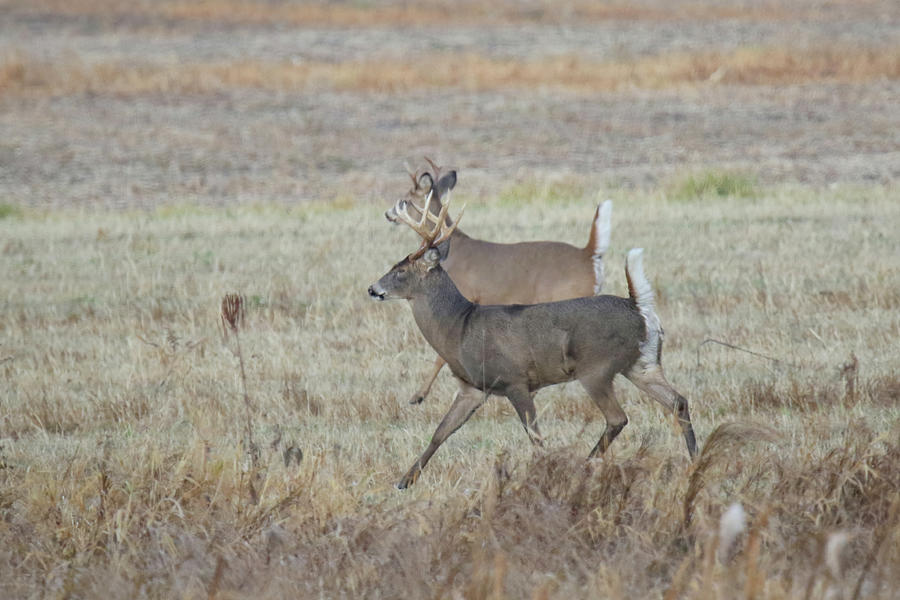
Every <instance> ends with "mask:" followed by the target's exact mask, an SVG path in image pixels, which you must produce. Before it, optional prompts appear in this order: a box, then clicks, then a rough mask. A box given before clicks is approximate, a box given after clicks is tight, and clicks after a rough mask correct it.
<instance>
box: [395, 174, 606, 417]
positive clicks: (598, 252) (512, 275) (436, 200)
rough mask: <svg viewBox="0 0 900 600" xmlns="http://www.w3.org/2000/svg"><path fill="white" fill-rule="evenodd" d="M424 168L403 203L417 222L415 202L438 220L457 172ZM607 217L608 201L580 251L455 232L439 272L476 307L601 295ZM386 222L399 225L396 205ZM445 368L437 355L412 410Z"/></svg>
mask: <svg viewBox="0 0 900 600" xmlns="http://www.w3.org/2000/svg"><path fill="white" fill-rule="evenodd" d="M426 160H427V159H426ZM428 162H429V165H430V168H425V169H420V170H419V171H418V172H417V173H415V174H413V175H412V178H413V188H412V189H411V190H410V191H409V192H408V193H407V197H406V199H405V202H406V203H407V204H408V205H409V206H410V207H411V208H412V209H413V210H414V211H415V212H414V214H418V215H419V216H421V213H420V212H419V206H416V204H415V201H419V202H420V205H421V206H423V207H427V210H428V211H429V212H430V213H431V214H432V215H437V214H438V212H439V210H440V207H441V205H442V202H443V201H444V199H445V198H446V199H447V200H448V201H449V196H450V192H451V190H452V189H453V187H454V186H455V185H456V171H455V170H453V169H446V170H442V169H441V168H440V167H438V166H437V165H435V164H434V163H433V162H431V161H430V160H429V161H428ZM426 195H427V198H426ZM401 202H404V201H401ZM398 205H399V203H398ZM611 212H612V202H610V201H609V200H607V201H605V202H603V203H602V204H601V205H600V206H598V207H597V210H596V212H595V214H594V220H593V222H592V225H591V230H590V235H589V238H588V242H587V245H585V246H583V247H577V246H572V245H571V244H566V243H563V242H553V241H537V242H520V243H515V244H500V243H495V242H489V241H485V240H479V239H476V238H472V237H470V236H468V235H466V234H465V233H463V232H462V231H460V230H458V229H457V230H455V231H454V232H453V233H452V234H451V236H450V237H449V238H448V239H449V241H448V243H449V245H450V246H451V247H452V249H453V251H452V252H449V253H448V251H447V248H446V247H444V248H443V251H442V257H443V258H442V267H443V268H444V270H445V271H446V272H447V273H448V274H449V275H450V278H451V279H452V280H453V282H454V283H455V284H456V287H457V288H458V290H459V292H460V293H462V295H463V296H465V297H466V298H467V299H469V300H471V301H472V302H475V303H477V304H484V305H489V304H536V303H539V302H553V301H557V300H565V299H569V298H581V297H584V296H592V295H595V294H599V293H600V290H601V289H602V287H603V283H604V270H603V257H604V255H605V254H606V251H607V249H608V248H609V238H610V217H611ZM385 217H386V218H387V219H388V221H391V222H393V223H397V222H399V219H398V216H397V205H395V206H394V207H392V208H391V209H389V210H388V211H387V212H386V213H385ZM448 224H449V223H448ZM444 364H445V363H444V359H443V358H442V357H441V356H440V354H439V356H438V358H437V359H436V361H435V363H434V366H433V368H432V372H431V374H430V375H429V377H428V379H427V380H426V382H425V383H424V384H423V385H422V386H421V387H420V388H419V389H418V390H416V392H415V393H414V394H413V396H412V398H411V399H410V404H418V403H421V402H422V401H424V400H425V397H426V396H427V395H428V393H429V391H430V390H431V386H432V385H433V384H434V382H435V380H436V379H437V376H438V373H440V371H441V369H442V368H443V366H444Z"/></svg>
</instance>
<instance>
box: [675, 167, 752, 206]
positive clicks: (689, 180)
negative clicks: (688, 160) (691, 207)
mask: <svg viewBox="0 0 900 600" xmlns="http://www.w3.org/2000/svg"><path fill="white" fill-rule="evenodd" d="M759 195H760V190H759V185H758V184H757V182H756V178H755V177H753V176H752V175H748V174H746V173H738V172H734V171H705V172H703V173H699V174H695V175H689V176H687V177H685V178H683V179H681V180H679V181H676V182H675V183H674V184H672V186H671V192H670V193H669V198H671V199H672V200H677V201H689V200H698V199H708V198H756V197H758V196H759Z"/></svg>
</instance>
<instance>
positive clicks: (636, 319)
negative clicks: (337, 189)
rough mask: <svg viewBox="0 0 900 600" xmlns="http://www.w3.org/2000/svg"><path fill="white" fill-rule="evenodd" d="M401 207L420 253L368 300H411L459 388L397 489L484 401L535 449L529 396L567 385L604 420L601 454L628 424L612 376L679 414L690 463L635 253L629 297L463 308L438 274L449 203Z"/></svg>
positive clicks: (688, 429)
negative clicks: (508, 415)
mask: <svg viewBox="0 0 900 600" xmlns="http://www.w3.org/2000/svg"><path fill="white" fill-rule="evenodd" d="M423 208H424V207H423ZM408 209H409V203H406V202H401V203H400V204H399V205H398V206H397V211H396V215H397V218H398V219H399V220H400V221H401V222H403V223H406V224H407V225H409V226H410V227H412V228H413V229H414V230H415V231H416V232H417V233H419V235H421V236H422V245H421V246H420V247H419V249H418V250H416V251H415V252H413V253H412V254H410V255H409V256H407V257H406V258H405V259H403V260H402V261H400V262H399V263H397V264H396V265H394V267H393V268H392V269H391V270H390V271H389V272H388V273H387V274H386V275H384V276H383V277H382V278H381V279H379V280H378V281H377V282H376V283H374V284H373V285H371V286H370V287H369V295H370V296H371V297H372V298H374V299H377V300H387V299H394V298H404V299H406V300H409V303H410V305H411V307H412V312H413V317H414V318H415V320H416V324H417V325H418V326H419V329H420V330H421V331H422V334H423V335H424V336H425V339H427V340H428V343H429V344H431V346H432V347H433V348H434V349H435V350H436V351H437V353H438V354H439V355H440V356H441V358H443V359H444V360H445V361H446V362H447V364H448V365H450V370H451V371H453V375H454V376H455V377H456V379H457V382H458V384H459V390H458V391H457V393H456V395H455V397H454V399H453V404H452V405H451V407H450V410H449V411H448V412H447V414H446V415H445V416H444V418H443V420H442V421H441V423H440V425H438V428H437V429H436V430H435V432H434V435H433V436H432V438H431V442H430V443H429V444H428V447H427V448H426V449H425V452H423V453H422V456H420V457H419V459H418V460H416V462H415V463H414V464H413V466H412V467H411V468H410V469H409V471H408V472H407V473H406V475H405V476H404V477H403V479H401V480H400V483H399V484H398V487H400V488H405V487H408V486H410V485H412V484H413V483H415V481H416V479H417V478H418V477H419V474H420V473H421V472H422V469H423V468H424V467H425V465H426V464H427V463H428V460H429V459H430V458H431V456H432V455H433V454H434V453H435V451H436V450H437V449H438V448H439V447H440V445H441V444H442V443H443V442H444V440H446V439H447V438H448V437H449V436H450V434H452V433H453V432H454V431H456V430H457V429H459V428H460V427H461V426H462V424H463V423H465V422H466V421H467V420H468V419H469V417H470V416H472V414H473V413H474V412H475V411H476V410H477V409H478V407H479V406H481V405H482V404H483V403H484V401H485V399H486V398H487V396H488V395H489V394H498V395H501V396H506V397H507V398H508V399H509V401H510V402H511V403H512V405H513V408H515V410H516V413H517V414H518V415H519V419H520V420H521V421H522V425H523V426H524V427H525V431H526V433H527V434H528V437H529V438H530V439H531V441H532V443H535V444H540V443H541V442H542V438H541V434H540V430H539V429H538V424H537V422H536V420H535V419H536V416H537V414H536V412H535V408H534V394H535V392H537V391H538V390H539V389H541V388H543V387H546V386H548V385H553V384H556V383H563V382H565V381H572V380H573V379H577V380H578V381H579V382H580V383H581V385H582V386H583V387H584V389H585V390H586V391H587V393H588V394H589V395H590V396H591V399H592V400H593V401H594V403H595V404H596V405H597V407H598V408H599V409H600V410H601V411H602V412H603V415H604V417H606V429H605V430H604V432H603V435H602V436H601V437H600V440H599V441H598V442H597V444H596V445H595V446H594V448H593V450H591V453H590V456H591V457H594V456H596V455H597V454H598V453H601V452H604V451H605V450H606V449H607V448H608V447H609V445H610V443H611V442H612V441H613V439H615V437H616V435H618V433H619V432H620V431H621V430H622V428H623V427H625V425H626V423H628V418H627V417H626V416H625V412H624V411H623V410H622V407H621V406H619V403H618V402H617V401H616V398H615V395H614V393H613V378H614V377H615V376H616V375H617V374H619V373H621V374H622V375H624V376H625V377H627V378H628V379H629V380H630V381H631V382H632V383H634V384H635V385H636V386H637V387H638V388H640V389H641V390H643V391H644V392H646V393H647V394H649V395H650V396H651V397H652V398H654V399H655V400H657V401H658V402H660V403H661V404H662V405H663V406H665V407H666V409H668V410H670V411H673V412H674V413H675V414H676V415H677V417H678V422H679V424H680V425H681V430H682V433H683V434H684V439H685V442H687V448H688V452H689V453H690V455H691V457H692V458H693V457H694V456H695V455H696V453H697V442H696V440H695V438H694V430H693V427H692V426H691V418H690V415H689V413H688V403H687V400H685V398H684V397H683V396H682V395H681V394H679V393H678V392H677V391H675V389H674V388H673V387H672V386H671V385H670V384H669V382H668V381H667V380H666V378H665V375H664V374H663V369H662V365H661V362H660V361H661V356H662V337H663V332H662V327H661V326H660V322H659V318H658V317H657V316H656V311H655V309H654V306H653V304H654V302H653V290H652V289H651V287H650V283H649V281H648V280H647V278H646V276H645V275H644V269H643V266H642V252H643V251H642V250H640V249H635V250H631V251H630V252H629V253H628V258H627V260H626V263H625V276H626V278H627V281H628V292H629V297H628V298H619V297H617V296H590V297H585V298H576V299H574V300H562V301H558V302H545V303H541V304H531V305H520V304H516V305H495V306H482V305H479V304H474V303H472V302H470V301H469V300H467V299H466V298H465V297H464V296H463V295H462V294H461V293H460V291H459V289H458V288H457V286H456V285H454V282H453V280H452V279H451V278H450V276H449V275H448V274H447V271H446V270H444V268H443V267H442V266H441V251H440V249H439V248H440V246H441V244H442V243H444V242H445V241H446V240H447V239H449V238H450V237H451V236H452V235H453V231H454V230H455V228H456V224H458V223H459V218H457V220H456V224H453V225H448V223H449V221H448V220H447V219H446V217H447V212H448V210H449V203H447V202H444V203H442V204H441V208H440V212H439V213H438V215H437V216H436V217H435V216H431V217H429V215H430V213H429V212H428V211H427V210H422V211H416V212H417V215H418V216H417V217H413V216H412V214H410V212H409V210H408ZM460 215H462V213H460ZM451 251H455V248H452V250H451Z"/></svg>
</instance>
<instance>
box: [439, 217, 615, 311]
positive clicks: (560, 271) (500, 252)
mask: <svg viewBox="0 0 900 600" xmlns="http://www.w3.org/2000/svg"><path fill="white" fill-rule="evenodd" d="M592 242H593V240H592ZM450 244H451V246H452V248H453V252H450V253H449V254H448V256H447V257H446V258H445V259H444V261H443V263H442V266H443V268H444V270H445V271H447V273H448V274H449V275H450V278H451V279H453V282H454V283H455V284H456V286H457V287H458V288H459V291H460V292H461V293H462V295H463V296H465V297H466V298H468V299H469V300H471V301H472V302H476V303H478V304H536V303H538V302H553V301H555V300H566V299H569V298H581V297H584V296H592V295H594V294H596V293H599V291H600V288H601V287H602V286H603V275H602V262H600V264H599V267H598V265H597V262H598V261H602V256H603V254H604V253H605V252H606V248H605V247H604V248H597V247H596V243H589V244H588V246H585V247H583V248H577V247H575V246H572V245H570V244H564V243H562V242H549V241H545V242H519V243H517V244H498V243H494V242H488V241H485V240H478V239H475V238H472V237H469V236H468V235H466V234H465V233H463V232H461V231H459V230H457V231H456V232H454V234H453V236H451V238H450ZM598 268H599V269H600V271H599V275H598Z"/></svg>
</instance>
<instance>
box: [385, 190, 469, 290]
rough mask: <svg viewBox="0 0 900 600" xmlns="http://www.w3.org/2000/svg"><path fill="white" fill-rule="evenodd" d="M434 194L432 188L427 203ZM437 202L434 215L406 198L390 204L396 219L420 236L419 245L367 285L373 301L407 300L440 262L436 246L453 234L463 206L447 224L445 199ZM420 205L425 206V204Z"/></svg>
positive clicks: (448, 206) (447, 209)
mask: <svg viewBox="0 0 900 600" xmlns="http://www.w3.org/2000/svg"><path fill="white" fill-rule="evenodd" d="M434 194H435V192H434V190H432V191H431V192H429V193H428V194H427V195H426V197H425V201H426V203H430V202H431V199H432V198H433V196H434ZM437 205H438V206H439V207H440V209H439V212H438V213H437V215H434V214H432V213H431V212H430V211H426V210H422V209H421V208H419V207H416V206H415V205H413V204H412V203H411V202H408V201H407V200H400V201H399V202H397V204H396V205H395V206H394V214H395V216H396V219H397V222H398V223H399V222H402V223H406V224H407V225H409V227H410V228H411V229H412V230H413V231H415V232H416V233H418V234H419V236H420V237H421V238H422V244H421V245H420V246H419V248H418V249H417V250H416V251H415V252H413V253H412V254H410V255H409V256H407V257H406V258H404V259H403V260H402V261H400V262H399V263H397V264H396V265H394V267H393V268H392V269H391V270H390V271H388V273H387V274H386V275H384V277H382V278H381V279H379V280H378V281H377V282H376V283H374V284H373V285H371V286H369V296H371V297H372V298H374V299H376V300H388V299H392V298H403V299H406V300H409V299H411V298H412V297H413V296H414V295H416V294H417V293H418V292H419V291H420V290H421V289H422V286H424V285H426V284H427V282H426V279H427V277H428V275H429V274H430V273H431V272H432V271H433V270H434V269H435V267H438V265H439V264H440V261H441V253H440V251H439V250H438V248H437V247H438V246H439V245H440V244H442V243H444V242H445V241H447V240H448V239H449V238H450V236H451V235H453V231H454V230H455V229H456V227H457V225H459V221H460V219H461V218H462V215H463V212H465V209H466V207H465V205H463V207H462V209H461V210H460V211H459V216H457V218H456V222H455V223H453V224H452V225H448V222H449V219H448V218H447V213H448V211H449V210H450V201H449V198H448V199H447V201H446V202H443V201H441V200H440V199H439V200H438V201H437ZM422 206H423V207H424V206H427V204H423V205H422ZM411 207H412V208H418V209H419V210H416V211H415V213H416V216H413V214H411V213H410V208H411Z"/></svg>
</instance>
